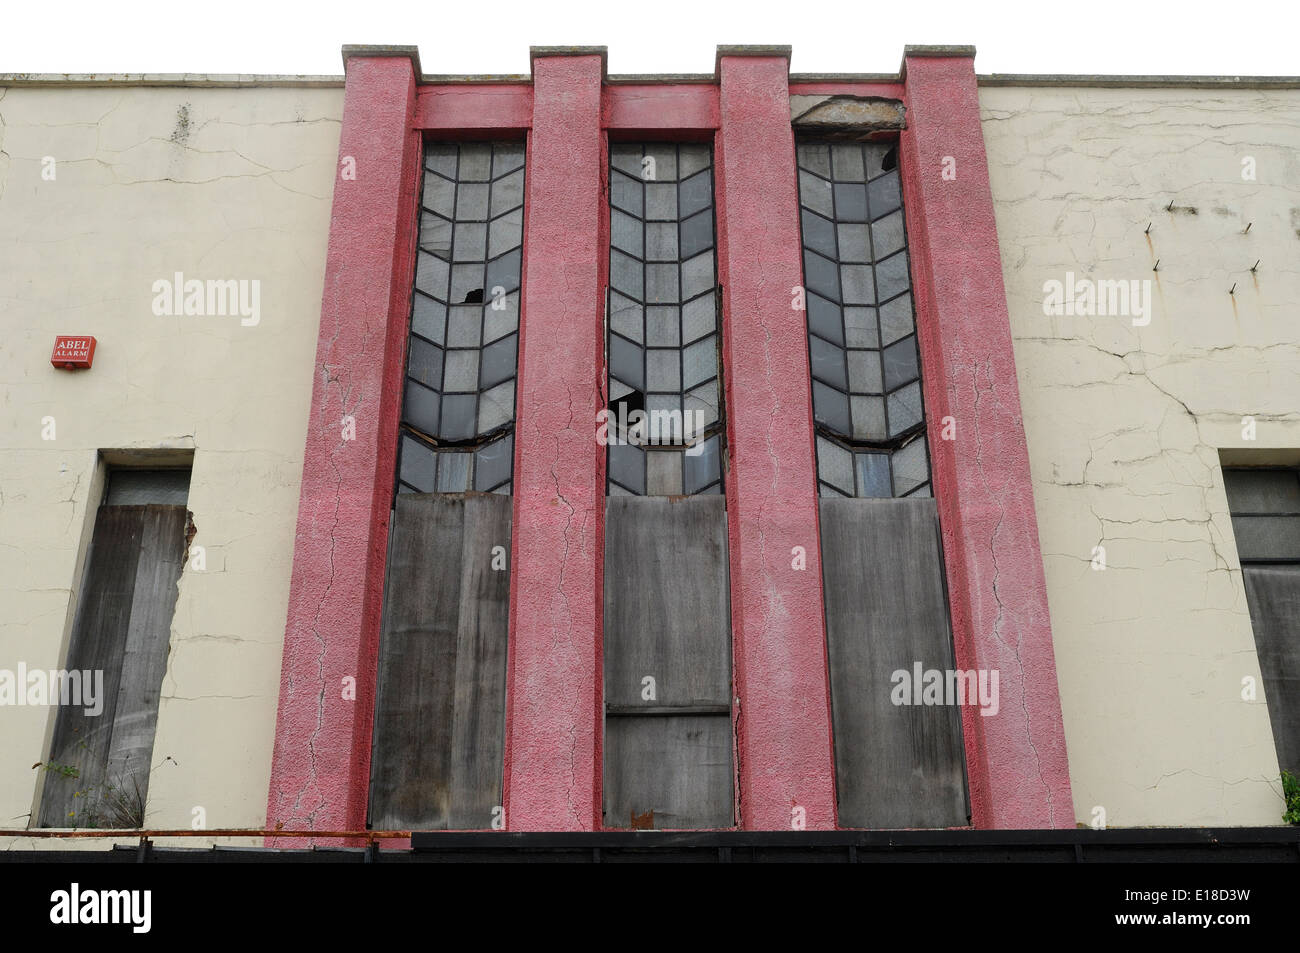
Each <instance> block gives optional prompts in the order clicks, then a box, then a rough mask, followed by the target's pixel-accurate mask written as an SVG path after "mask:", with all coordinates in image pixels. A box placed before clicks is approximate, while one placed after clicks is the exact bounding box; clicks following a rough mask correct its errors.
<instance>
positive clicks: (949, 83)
mask: <svg viewBox="0 0 1300 953" xmlns="http://www.w3.org/2000/svg"><path fill="white" fill-rule="evenodd" d="M344 62H345V67H346V71H345V78H344V79H343V80H339V79H337V78H329V77H320V78H311V77H305V78H304V77H298V78H288V77H279V78H277V77H224V78H223V77H34V76H11V77H3V78H0V88H2V89H3V96H0V242H2V243H3V244H4V247H5V252H6V254H5V255H4V259H5V261H6V265H7V267H5V268H4V269H3V270H0V314H3V317H4V326H5V328H6V331H7V332H8V333H7V334H6V336H5V337H6V341H7V343H6V345H5V346H4V349H3V357H2V358H0V362H2V363H0V368H2V370H0V373H2V374H3V380H4V383H5V395H6V409H7V413H6V414H5V415H4V418H3V422H2V423H0V434H3V437H2V439H3V444H2V446H3V451H2V452H3V460H4V465H3V466H2V467H0V494H2V495H0V567H3V568H2V570H0V593H3V595H2V596H0V606H3V612H0V702H3V704H0V732H2V735H3V738H4V739H5V744H4V745H3V746H0V759H2V760H0V765H2V767H0V810H3V811H4V812H5V817H7V818H10V821H8V822H7V824H6V825H4V826H7V827H9V828H11V829H13V830H21V829H26V828H30V829H33V830H36V829H39V830H58V829H61V828H77V829H84V828H91V827H102V828H124V827H142V828H144V829H150V830H178V829H200V830H208V831H235V830H246V831H250V832H258V833H256V834H250V835H249V836H248V837H244V838H241V837H237V836H235V835H227V834H213V835H211V837H210V838H208V839H209V840H212V841H215V842H223V843H225V842H233V843H257V844H260V843H263V834H262V833H260V832H263V831H269V832H275V831H317V832H322V833H341V832H363V831H367V830H376V831H379V830H382V831H411V830H485V831H490V830H503V829H504V830H509V831H593V830H602V829H605V830H608V829H626V828H658V829H706V830H713V829H729V828H739V829H744V830H795V831H799V830H833V829H837V828H841V829H843V828H856V829H896V828H964V827H973V828H977V829H1006V828H1030V829H1047V828H1073V827H1075V826H1076V825H1090V826H1110V827H1202V826H1270V825H1279V824H1281V823H1282V813H1283V810H1284V807H1283V804H1284V802H1283V797H1282V784H1281V779H1280V778H1281V772H1282V771H1283V770H1297V768H1298V767H1300V761H1298V760H1297V759H1300V738H1298V737H1297V726H1300V688H1298V687H1297V685H1296V681H1295V679H1296V671H1297V668H1296V666H1297V664H1300V663H1298V659H1300V654H1298V653H1300V648H1297V645H1298V644H1300V643H1298V642H1297V639H1296V634H1295V623H1294V621H1293V619H1294V613H1293V612H1291V611H1290V609H1291V608H1292V607H1294V606H1295V605H1296V600H1297V598H1298V596H1297V594H1298V593H1300V570H1296V568H1295V564H1296V562H1297V561H1300V527H1297V525H1296V523H1295V518H1296V516H1295V514H1297V513H1300V482H1298V481H1297V477H1296V472H1297V471H1296V469H1295V468H1296V467H1297V465H1300V449H1297V448H1300V416H1297V413H1296V410H1295V408H1296V406H1297V403H1298V402H1300V372H1297V370H1296V366H1295V356H1296V355H1295V352H1296V349H1297V347H1300V332H1297V331H1296V330H1295V328H1294V327H1293V325H1294V323H1295V322H1294V321H1292V320H1290V319H1291V317H1292V316H1293V315H1294V311H1295V308H1296V306H1297V305H1296V303H1297V302H1300V277H1297V270H1296V268H1295V266H1294V262H1295V260H1296V255H1297V251H1298V250H1300V245H1297V242H1300V201H1297V199H1298V198H1300V192H1297V189H1296V186H1295V182H1296V181H1297V173H1298V172H1300V170H1298V169H1297V167H1296V163H1297V161H1298V160H1297V159H1296V155H1297V146H1300V81H1296V80H1293V79H1285V78H1280V79H1249V78H1222V79H1216V78H1198V79H1191V78H1187V79H1177V78H1172V79H1150V78H1132V77H1130V78H1124V77H997V76H994V77H987V76H977V75H976V73H975V71H974V51H973V49H971V48H967V47H908V48H907V50H906V52H905V55H904V57H903V63H902V67H901V68H900V70H899V72H898V73H897V74H893V75H853V76H840V75H837V76H812V75H802V76H801V75H799V74H791V73H790V72H789V69H788V62H789V51H788V49H785V48H779V47H720V48H719V49H718V54H717V62H716V65H715V71H714V73H713V74H711V75H699V76H635V77H628V76H611V75H608V74H607V71H606V65H605V64H606V60H605V53H604V50H603V49H600V48H538V49H534V50H533V52H532V71H531V74H530V75H527V76H511V77H483V76H478V77H448V76H437V75H425V74H424V73H423V72H422V69H421V66H420V62H419V57H418V54H417V53H416V51H415V50H414V49H411V48H394V47H348V48H345V50H344ZM60 335H65V336H70V337H73V338H77V339H80V338H81V337H93V338H94V339H95V348H94V355H93V363H92V366H91V367H89V369H77V370H73V369H68V368H66V367H64V366H61V364H60V362H59V361H57V360H52V358H51V348H52V347H53V346H54V343H55V338H56V336H60ZM1292 504H1295V505H1292ZM6 669H7V670H8V673H9V676H8V685H9V693H8V695H6V694H5V685H4V678H5V674H4V671H3V670H6ZM71 672H77V673H80V675H83V676H84V679H78V681H77V682H76V683H73V682H72V681H71V679H70V677H69V673H71ZM96 673H99V674H96ZM100 679H102V683H101V681H100ZM91 686H96V687H95V688H92V687H91ZM60 692H62V693H63V696H64V697H63V698H62V699H61V700H59V701H55V699H54V697H53V696H55V695H58V694H59V693H60ZM78 692H80V693H81V697H79V698H77V697H73V698H68V697H67V696H68V694H69V693H71V694H72V695H73V696H76V695H77V693H78ZM73 702H79V704H73ZM33 764H35V765H37V767H35V768H33V767H32V765H33ZM202 840H203V839H202V838H200V839H199V841H198V842H199V843H201V842H202ZM320 840H321V842H333V841H336V840H337V838H329V837H322V838H320ZM311 841H312V839H310V838H289V837H283V836H280V837H277V836H274V833H272V834H271V835H270V836H267V837H266V841H265V842H266V843H268V844H270V845H272V846H278V847H299V846H305V845H307V844H308V843H311ZM178 842H181V841H180V839H179V838H178ZM35 843H36V842H35V841H33V840H32V839H30V838H25V837H23V836H21V835H18V834H14V835H10V836H8V837H7V839H6V846H7V847H12V848H15V849H26V848H31V847H33V846H34V845H35ZM91 843H93V841H92V842H91ZM184 843H186V844H189V845H192V844H194V843H195V840H194V839H193V838H187V839H185V840H184ZM392 843H394V844H397V845H400V844H402V843H403V841H402V840H401V839H400V838H397V839H394V840H393V841H392Z"/></svg>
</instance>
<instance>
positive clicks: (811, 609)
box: [716, 47, 836, 830]
mask: <svg viewBox="0 0 1300 953" xmlns="http://www.w3.org/2000/svg"><path fill="white" fill-rule="evenodd" d="M718 59H719V73H720V79H721V97H720V102H721V126H720V129H719V133H718V139H717V160H716V170H717V172H716V176H717V214H718V264H719V272H720V278H721V283H722V286H723V333H722V342H723V352H724V353H723V366H724V369H725V372H726V400H727V441H728V447H729V452H730V467H729V469H728V472H727V523H728V532H729V538H730V557H731V616H732V631H733V639H734V657H735V680H736V693H737V695H738V699H739V700H738V701H737V703H736V711H735V712H734V716H735V723H736V734H737V740H736V762H737V774H738V781H739V787H740V790H739V792H738V796H739V804H740V819H741V824H742V825H743V826H744V827H745V828H747V829H751V830H754V829H756V830H790V829H791V828H792V827H798V826H799V824H800V823H802V824H804V825H806V828H807V829H809V830H814V829H827V828H834V827H835V822H836V817H835V781H834V756H833V752H832V746H831V719H830V691H829V688H828V683H827V668H826V637H825V625H826V623H825V618H824V615H823V610H822V572H821V561H820V532H819V528H818V517H817V483H816V473H815V472H814V467H815V464H814V457H813V420H812V406H811V396H810V395H811V387H810V382H809V369H808V341H807V331H806V328H805V324H804V313H803V312H802V311H796V310H793V309H792V307H791V304H792V301H793V294H794V291H795V289H797V288H798V287H799V286H801V285H802V284H803V269H802V267H801V261H800V239H799V213H798V209H799V196H798V185H797V180H796V167H795V156H794V135H793V133H792V131H791V128H790V104H789V89H788V84H787V78H788V67H789V49H788V48H754V47H741V48H736V47H720V48H719V49H718ZM800 552H802V553H803V554H805V555H804V557H803V559H804V560H805V563H804V564H805V565H806V568H802V569H796V568H794V567H795V566H796V565H798V564H799V562H798V554H799V553H800ZM800 809H802V810H800Z"/></svg>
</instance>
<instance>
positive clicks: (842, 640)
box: [796, 141, 978, 828]
mask: <svg viewBox="0 0 1300 953" xmlns="http://www.w3.org/2000/svg"><path fill="white" fill-rule="evenodd" d="M796 156H797V160H798V166H799V205H800V209H799V216H800V226H801V230H802V236H803V265H804V291H805V299H804V304H805V309H806V311H805V316H806V318H807V325H808V360H809V368H810V372H811V377H812V395H811V396H812V405H813V420H814V425H815V429H816V455H817V485H818V492H819V495H820V496H821V505H820V511H821V526H822V536H821V545H822V567H823V582H824V584H825V600H826V640H827V655H828V661H829V666H830V680H831V707H832V716H833V729H834V739H835V768H836V785H837V793H838V797H839V817H840V823H841V824H843V825H844V826H846V827H884V828H888V827H945V826H950V825H960V824H965V823H967V821H968V817H967V810H966V782H965V764H964V759H963V754H962V739H961V722H960V714H959V710H958V706H957V705H956V704H954V703H953V700H949V699H948V698H947V696H946V695H945V696H944V699H943V701H942V702H941V703H940V704H938V705H930V704H926V702H925V699H924V698H923V696H922V686H921V685H916V686H915V693H916V696H917V698H916V703H915V704H912V703H911V702H910V701H909V703H908V704H895V703H894V700H893V698H894V697H895V695H894V692H893V689H894V688H895V687H897V685H898V683H899V681H900V679H895V677H894V676H895V673H897V672H906V675H907V679H908V680H915V679H916V678H917V674H918V673H920V674H921V675H924V674H925V673H936V674H934V675H931V676H930V678H931V680H933V679H934V678H938V677H942V678H944V679H945V680H948V679H949V678H950V677H951V678H955V676H950V675H949V673H951V672H953V670H954V663H953V647H952V635H951V629H950V626H949V621H948V618H949V617H948V608H947V600H946V596H945V588H944V571H943V558H942V554H941V551H940V547H939V536H938V523H937V517H936V510H935V505H934V502H933V501H932V500H929V499H926V498H928V497H930V496H931V488H930V461H929V454H928V451H927V446H926V435H925V408H924V406H923V402H922V394H921V361H920V351H919V348H918V343H917V333H916V319H915V315H914V312H913V307H912V282H911V270H910V266H909V261H908V249H907V230H906V228H905V225H904V218H903V194H902V188H901V185H900V177H899V170H898V167H897V162H896V157H897V147H896V144H895V143H892V142H887V141H880V142H816V141H801V142H799V143H798V144H797V147H796ZM845 497H850V498H852V499H845ZM900 497H906V498H907V499H899V498H900ZM976 677H978V676H976ZM909 687H911V686H909Z"/></svg>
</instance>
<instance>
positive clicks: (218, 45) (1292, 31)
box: [0, 0, 1300, 76]
mask: <svg viewBox="0 0 1300 953" xmlns="http://www.w3.org/2000/svg"><path fill="white" fill-rule="evenodd" d="M0 10H2V11H3V12H2V18H0V73H92V72H117V73H182V72H187V73H281V74H298V73H323V74H341V73H342V71H343V67H342V63H341V60H340V58H339V48H340V47H341V46H342V45H343V44H344V43H397V44H415V45H417V46H419V48H420V59H421V63H422V65H423V67H424V71H425V72H426V73H527V72H528V47H529V46H530V45H534V46H549V45H600V46H607V47H609V70H610V72H611V73H705V72H712V70H713V57H714V47H715V46H716V45H717V44H719V43H779V44H788V45H790V46H792V47H793V48H794V52H793V58H792V62H791V69H792V70H793V71H795V72H805V73H808V72H819V73H820V72H865V73H885V72H893V71H895V70H896V69H897V68H898V64H899V60H900V58H901V56H902V51H903V45H904V44H905V43H932V44H933V43H969V44H973V45H975V46H976V47H977V49H978V55H977V57H976V60H975V68H976V70H977V71H978V72H980V73H1090V74H1095V73H1121V74H1216V75H1255V76H1278V75H1288V76H1294V75H1297V74H1300V52H1297V49H1296V43H1297V38H1298V37H1300V0H1236V2H1228V3H1225V2H1222V0H1183V2H1155V0H1082V2H1077V3H1072V4H1069V5H1068V6H1067V5H1064V4H1060V3H1058V2H1056V0H1038V2H1032V0H1030V2H1025V0H1005V2H996V3H995V2H987V0H984V2H981V0H965V2H962V0H930V2H925V3H917V2H908V0H881V2H871V0H783V2H780V3H778V2H773V0H739V2H737V0H727V2H721V0H600V2H594V0H532V2H525V0H456V2H447V0H423V2H414V0H306V2H302V0H299V2H282V0H198V2H194V0H168V2H159V0H134V2H133V0H125V2H114V0H59V2H56V3H45V2H39V0H34V2H28V0H9V2H7V3H5V4H4V5H3V7H0Z"/></svg>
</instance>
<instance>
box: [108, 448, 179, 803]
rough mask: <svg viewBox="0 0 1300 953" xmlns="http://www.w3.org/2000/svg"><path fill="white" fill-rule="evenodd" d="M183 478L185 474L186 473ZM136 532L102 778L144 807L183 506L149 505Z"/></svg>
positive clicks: (164, 669) (176, 577) (176, 576)
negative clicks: (127, 620)
mask: <svg viewBox="0 0 1300 953" xmlns="http://www.w3.org/2000/svg"><path fill="white" fill-rule="evenodd" d="M185 476H186V478H187V479H188V476H189V474H188V472H186V473H185ZM141 509H143V510H144V511H145V513H144V516H143V522H142V525H141V534H140V562H139V566H138V567H137V569H136V574H135V595H134V598H133V600H132V604H131V622H130V625H128V626H127V630H126V640H125V646H124V649H123V656H122V677H121V680H120V682H119V684H118V694H117V707H116V713H115V715H114V718H113V741H112V744H111V745H110V747H109V751H108V767H107V780H108V783H109V784H111V785H113V786H114V787H115V788H117V789H118V790H119V791H121V793H122V796H124V797H127V798H135V797H138V798H139V799H140V802H141V806H143V802H144V799H145V798H146V796H147V794H148V790H149V769H150V763H151V759H152V757H153V742H154V734H155V729H156V727H157V724H158V696H159V693H160V692H161V690H162V681H163V676H164V675H165V674H166V673H167V655H168V650H169V648H170V645H171V624H172V616H173V615H174V613H175V612H176V596H177V588H176V584H177V582H179V580H180V576H181V570H182V568H183V565H184V560H185V526H186V515H187V512H186V508H185V507H184V506H172V505H158V504H151V505H148V506H144V507H141Z"/></svg>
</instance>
